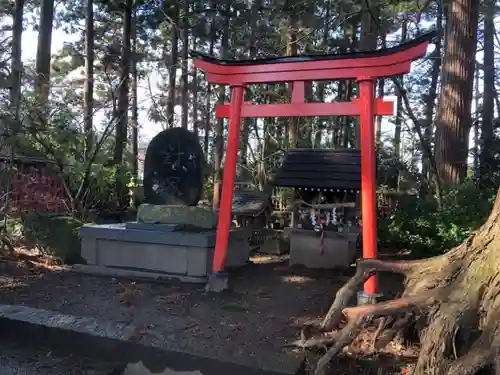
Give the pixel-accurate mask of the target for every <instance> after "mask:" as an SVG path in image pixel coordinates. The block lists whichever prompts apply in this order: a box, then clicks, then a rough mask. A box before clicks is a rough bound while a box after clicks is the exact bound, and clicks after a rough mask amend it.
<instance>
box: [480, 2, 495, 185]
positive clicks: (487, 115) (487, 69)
mask: <svg viewBox="0 0 500 375" xmlns="http://www.w3.org/2000/svg"><path fill="white" fill-rule="evenodd" d="M484 5H485V9H484V63H483V65H484V81H483V82H484V96H483V122H482V126H481V153H480V160H479V165H480V167H479V168H480V178H481V182H482V185H484V186H489V185H491V184H490V183H488V180H491V177H492V173H493V171H492V170H491V169H490V168H491V167H490V165H491V164H492V160H493V158H494V152H493V149H494V145H493V139H494V138H493V117H494V105H495V99H494V98H495V41H494V38H495V21H494V17H495V14H496V13H495V0H485V2H484Z"/></svg>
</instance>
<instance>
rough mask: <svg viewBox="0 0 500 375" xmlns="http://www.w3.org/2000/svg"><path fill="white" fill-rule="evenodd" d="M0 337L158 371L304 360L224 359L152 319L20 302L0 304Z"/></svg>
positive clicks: (281, 368) (247, 371)
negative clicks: (127, 320)
mask: <svg viewBox="0 0 500 375" xmlns="http://www.w3.org/2000/svg"><path fill="white" fill-rule="evenodd" d="M183 324H185V322H184V320H182V319H177V320H176V319H173V320H172V322H171V324H170V325H169V328H170V332H171V334H173V333H174V332H175V331H177V330H182V329H186V328H187V327H182V325H183ZM0 337H1V338H2V339H12V340H16V341H23V342H24V341H25V342H26V345H32V346H36V345H46V346H47V345H48V346H53V347H55V348H57V349H58V350H63V351H64V350H65V351H69V352H73V353H77V354H78V355H82V356H88V357H93V358H99V359H103V360H106V361H120V362H122V363H125V364H130V363H137V362H139V361H141V362H142V363H143V364H144V365H145V366H146V367H147V369H148V370H150V371H151V372H152V373H162V372H164V371H165V369H167V368H168V369H169V370H171V371H199V372H200V373H201V374H202V375H221V374H238V375H279V374H296V373H298V371H300V369H301V368H302V362H303V360H302V358H300V357H297V358H296V360H295V361H294V360H291V358H290V357H288V358H287V360H286V361H285V360H284V361H281V362H280V361H278V362H276V363H277V364H275V365H273V366H272V367H270V366H269V365H268V364H266V363H261V362H259V361H249V362H248V363H247V364H245V365H242V364H240V363H237V361H234V359H233V360H232V359H228V360H227V361H224V362H223V361H220V360H217V359H215V358H207V357H202V356H199V355H196V354H193V353H187V352H186V351H185V350H184V348H182V347H180V346H179V345H178V344H177V343H176V342H175V341H172V340H171V339H170V335H169V334H168V331H165V330H162V331H160V330H155V327H154V325H148V326H134V325H132V324H124V323H117V322H110V321H104V320H100V319H96V318H94V317H90V316H86V317H82V316H79V317H77V316H72V315H66V314H61V313H57V312H53V311H48V310H42V309H37V308H31V307H27V306H20V305H0ZM214 345H217V343H214ZM277 355H279V353H277ZM125 368H126V365H125V366H124V368H123V369H122V370H121V371H116V374H123V373H124V372H125ZM168 373H169V372H167V374H168ZM174 373H175V372H174Z"/></svg>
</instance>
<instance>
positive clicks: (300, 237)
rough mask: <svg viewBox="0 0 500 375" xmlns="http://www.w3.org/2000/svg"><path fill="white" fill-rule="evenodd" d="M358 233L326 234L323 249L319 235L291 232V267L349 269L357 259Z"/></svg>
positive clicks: (300, 231)
mask: <svg viewBox="0 0 500 375" xmlns="http://www.w3.org/2000/svg"><path fill="white" fill-rule="evenodd" d="M356 238H357V234H356V233H337V232H325V238H324V240H323V247H321V244H320V242H321V239H320V236H319V234H318V233H316V232H314V231H313V230H308V229H292V230H291V232H290V265H295V264H301V265H303V266H305V267H307V268H348V267H350V265H351V264H352V263H353V262H354V260H355V259H356Z"/></svg>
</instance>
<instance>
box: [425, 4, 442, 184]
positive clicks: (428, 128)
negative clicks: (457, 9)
mask: <svg viewBox="0 0 500 375" xmlns="http://www.w3.org/2000/svg"><path fill="white" fill-rule="evenodd" d="M436 5H437V19H436V29H437V34H438V35H437V38H436V43H435V49H434V53H433V61H432V70H431V86H430V87H429V93H428V95H427V99H426V106H425V129H424V140H425V142H427V144H428V145H430V144H431V142H432V134H433V132H434V126H433V124H434V107H435V102H436V96H437V86H438V81H439V74H440V73H441V41H442V37H443V33H442V31H443V9H442V6H441V5H442V2H441V0H437V1H436ZM431 171H432V168H431V161H430V160H429V158H428V157H427V156H426V154H425V152H424V153H422V174H423V175H424V176H425V177H426V178H428V177H429V174H430V172H431ZM434 178H436V176H434Z"/></svg>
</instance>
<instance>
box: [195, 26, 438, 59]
mask: <svg viewBox="0 0 500 375" xmlns="http://www.w3.org/2000/svg"><path fill="white" fill-rule="evenodd" d="M435 36H436V31H431V32H428V33H425V34H422V35H421V36H419V37H417V38H415V39H412V40H411V41H408V42H406V43H402V44H400V45H398V46H395V47H391V48H382V49H378V50H373V51H359V52H358V51H357V52H350V53H336V54H324V55H302V56H286V57H269V58H264V59H254V60H248V59H247V60H229V59H218V58H216V57H213V56H210V55H207V54H205V53H203V52H199V51H191V53H190V54H191V57H192V58H195V59H200V60H203V61H205V62H208V63H211V64H216V65H225V66H246V65H262V64H280V63H295V62H306V61H322V60H342V59H357V58H367V57H380V56H386V55H390V54H394V53H396V52H402V51H405V50H407V49H410V48H413V47H415V46H418V45H419V44H422V43H425V42H430V41H431V40H432V39H434V37H435Z"/></svg>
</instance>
